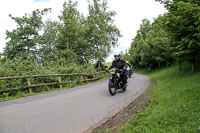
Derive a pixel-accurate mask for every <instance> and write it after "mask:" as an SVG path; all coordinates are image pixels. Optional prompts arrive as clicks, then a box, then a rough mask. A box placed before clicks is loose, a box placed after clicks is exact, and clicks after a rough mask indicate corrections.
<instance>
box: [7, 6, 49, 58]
mask: <svg viewBox="0 0 200 133" xmlns="http://www.w3.org/2000/svg"><path fill="white" fill-rule="evenodd" d="M49 11H50V9H44V10H42V11H39V10H38V9H37V10H35V11H33V12H32V14H29V15H27V14H25V16H23V17H22V18H20V17H13V16H12V15H9V16H10V17H11V18H12V19H13V20H15V22H16V23H17V28H16V29H14V30H13V31H11V32H9V31H6V35H7V37H6V39H8V42H7V43H6V47H5V50H4V55H5V57H6V58H7V59H10V60H17V59H28V58H32V59H35V58H36V57H37V54H38V48H37V47H38V46H39V45H40V44H42V43H43V41H42V40H43V38H42V36H41V35H40V34H39V32H40V31H41V29H42V28H43V22H42V15H44V14H45V13H47V12H49Z"/></svg>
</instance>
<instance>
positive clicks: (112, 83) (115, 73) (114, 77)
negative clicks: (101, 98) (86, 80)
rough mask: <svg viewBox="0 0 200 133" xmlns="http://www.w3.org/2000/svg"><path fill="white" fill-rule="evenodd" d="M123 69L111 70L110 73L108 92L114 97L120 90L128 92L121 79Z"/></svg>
mask: <svg viewBox="0 0 200 133" xmlns="http://www.w3.org/2000/svg"><path fill="white" fill-rule="evenodd" d="M122 71H123V70H122V69H117V68H115V69H111V70H110V71H109V81H108V90H109V92H110V94H111V96H114V95H115V94H116V93H117V91H118V90H121V92H125V91H126V87H127V85H126V84H124V83H123V82H122V80H121V79H120V72H122Z"/></svg>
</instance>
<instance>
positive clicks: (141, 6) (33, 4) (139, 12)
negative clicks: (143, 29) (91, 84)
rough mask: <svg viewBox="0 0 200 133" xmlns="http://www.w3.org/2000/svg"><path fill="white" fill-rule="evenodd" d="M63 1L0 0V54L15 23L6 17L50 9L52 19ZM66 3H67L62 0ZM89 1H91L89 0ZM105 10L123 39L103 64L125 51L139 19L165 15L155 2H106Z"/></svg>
mask: <svg viewBox="0 0 200 133" xmlns="http://www.w3.org/2000/svg"><path fill="white" fill-rule="evenodd" d="M64 1H65V0H4V1H1V2H0V19H1V20H0V52H3V48H4V47H5V44H6V40H5V37H6V30H8V31H12V29H13V28H15V27H16V23H15V22H14V21H13V20H12V19H11V18H10V17H9V16H8V15H9V14H11V15H12V16H14V17H21V16H24V15H25V13H32V11H33V10H35V9H44V8H52V12H51V13H49V14H48V17H51V20H56V19H57V17H58V15H59V14H60V11H61V10H62V5H63V3H64ZM66 1H67V0H66ZM73 1H78V10H79V12H80V13H83V14H84V15H85V16H86V15H87V13H88V9H87V8H88V2H87V0H73ZM90 1H91V0H90ZM108 7H109V10H113V11H115V12H116V13H117V15H116V16H115V25H116V26H117V27H118V29H119V30H120V31H121V34H122V36H123V37H121V38H119V44H120V46H119V47H116V48H115V49H114V50H113V52H112V54H111V56H110V57H109V58H108V59H107V61H111V60H112V55H113V53H116V52H120V51H125V50H126V49H129V47H130V44H131V42H132V39H133V38H134V37H135V35H136V32H137V30H138V29H139V26H140V24H141V21H142V19H144V18H147V19H149V20H151V21H152V20H153V18H156V17H158V15H160V14H163V13H164V12H166V10H165V9H164V7H163V5H161V4H160V3H158V2H155V0H108Z"/></svg>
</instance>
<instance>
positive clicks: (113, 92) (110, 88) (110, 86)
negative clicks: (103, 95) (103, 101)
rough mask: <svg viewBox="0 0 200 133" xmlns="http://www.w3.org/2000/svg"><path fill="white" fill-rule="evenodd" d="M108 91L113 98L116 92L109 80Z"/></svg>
mask: <svg viewBox="0 0 200 133" xmlns="http://www.w3.org/2000/svg"><path fill="white" fill-rule="evenodd" d="M108 90H109V92H110V95H111V96H114V95H115V94H116V93H117V90H116V89H115V87H114V85H113V82H112V80H111V79H109V81H108Z"/></svg>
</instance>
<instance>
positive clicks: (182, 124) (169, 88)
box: [120, 64, 200, 133]
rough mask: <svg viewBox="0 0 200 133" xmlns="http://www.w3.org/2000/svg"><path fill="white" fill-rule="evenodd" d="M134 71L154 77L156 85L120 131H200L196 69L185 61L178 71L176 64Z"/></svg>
mask: <svg viewBox="0 0 200 133" xmlns="http://www.w3.org/2000/svg"><path fill="white" fill-rule="evenodd" d="M136 72H137V71H136ZM138 72H139V73H142V74H146V75H148V76H149V77H150V78H151V79H157V87H156V88H151V89H154V91H152V92H153V94H152V98H151V102H150V104H149V105H148V106H147V107H146V108H145V109H144V110H142V111H141V112H140V113H139V114H138V115H135V116H134V117H133V119H132V121H131V122H130V124H128V125H125V126H123V127H122V128H121V131H120V132H121V133H200V71H197V72H195V73H192V72H190V66H189V65H187V64H186V65H184V68H183V71H182V72H179V70H178V66H172V67H169V68H162V69H160V70H156V71H154V72H151V73H147V72H145V71H141V70H140V71H138Z"/></svg>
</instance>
